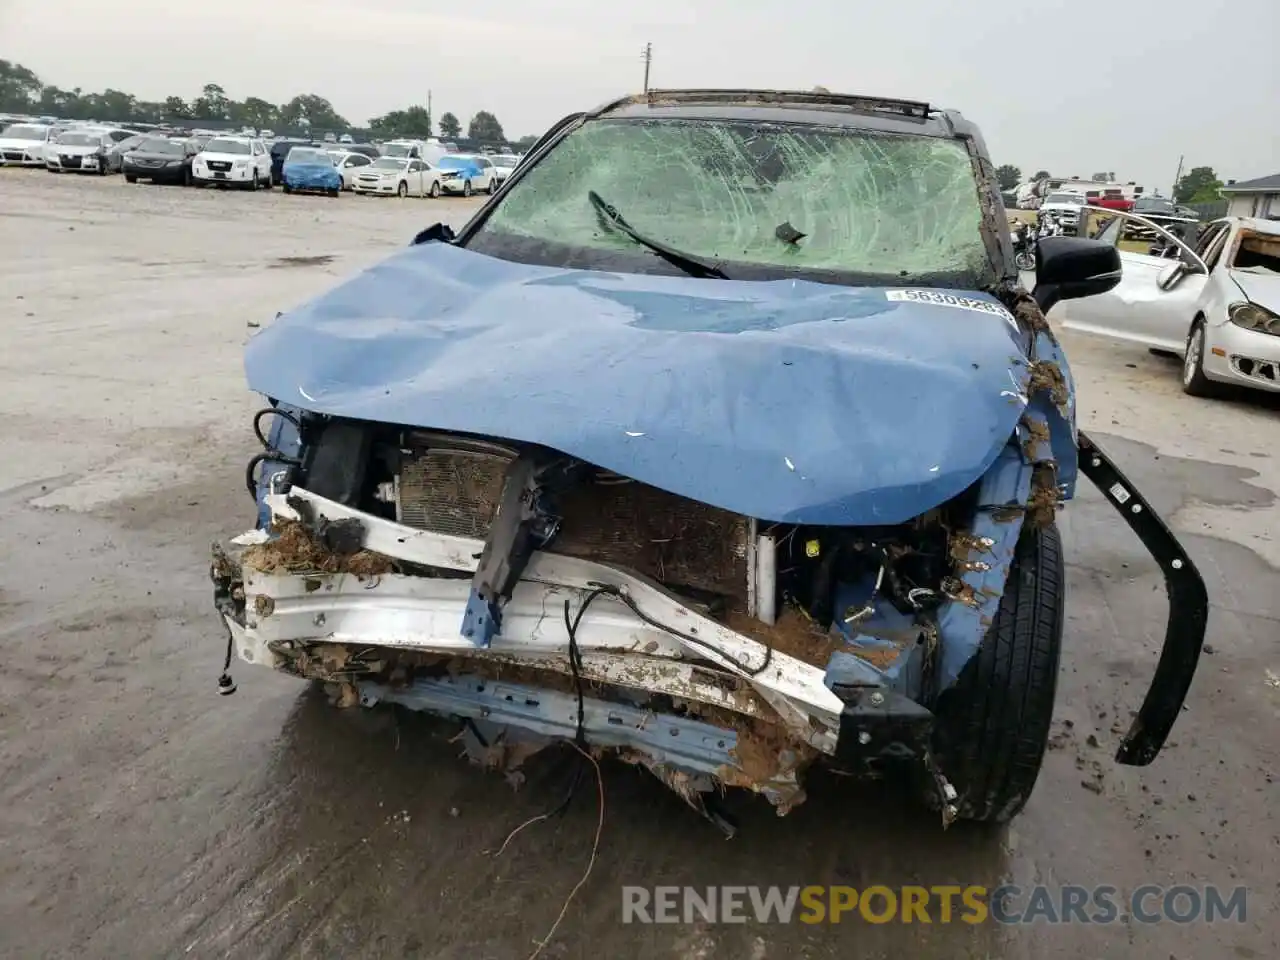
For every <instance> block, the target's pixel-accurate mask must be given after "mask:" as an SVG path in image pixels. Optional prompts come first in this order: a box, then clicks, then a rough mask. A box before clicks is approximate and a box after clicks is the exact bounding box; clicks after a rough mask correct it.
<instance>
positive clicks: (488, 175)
mask: <svg viewBox="0 0 1280 960" xmlns="http://www.w3.org/2000/svg"><path fill="white" fill-rule="evenodd" d="M476 162H477V163H478V164H479V165H480V181H479V182H478V183H476V184H475V189H477V190H488V189H489V185H490V184H491V183H492V182H493V162H492V161H491V160H489V158H488V157H480V158H479V159H477V160H476Z"/></svg>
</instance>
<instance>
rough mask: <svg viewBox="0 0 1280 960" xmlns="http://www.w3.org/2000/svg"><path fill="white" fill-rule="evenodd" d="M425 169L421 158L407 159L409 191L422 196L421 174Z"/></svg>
mask: <svg viewBox="0 0 1280 960" xmlns="http://www.w3.org/2000/svg"><path fill="white" fill-rule="evenodd" d="M425 169H426V164H424V163H423V162H422V161H421V160H410V161H409V192H410V193H412V194H415V195H417V196H422V193H423V183H422V174H423V171H424V170H425Z"/></svg>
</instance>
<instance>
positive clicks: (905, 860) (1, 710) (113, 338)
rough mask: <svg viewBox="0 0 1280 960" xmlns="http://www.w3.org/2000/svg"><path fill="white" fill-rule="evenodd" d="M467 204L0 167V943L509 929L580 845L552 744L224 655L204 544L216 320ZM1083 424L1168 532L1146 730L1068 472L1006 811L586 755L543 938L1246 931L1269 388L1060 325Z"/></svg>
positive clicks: (298, 295) (221, 501)
mask: <svg viewBox="0 0 1280 960" xmlns="http://www.w3.org/2000/svg"><path fill="white" fill-rule="evenodd" d="M474 207H475V204H470V203H464V202H462V201H430V200H406V201H397V200H393V199H388V200H382V199H373V198H367V199H366V198H353V197H346V196H344V197H342V198H341V199H337V200H334V199H327V198H320V197H285V196H283V195H282V194H281V193H280V192H279V191H272V192H269V193H262V192H259V193H255V194H237V193H230V192H225V193H224V192H218V191H196V190H183V189H181V188H166V187H151V186H147V185H138V186H127V185H125V184H124V183H123V182H122V181H121V180H120V178H118V177H113V178H104V179H97V178H93V179H80V178H75V177H69V176H63V177H51V176H48V175H46V174H44V173H43V172H38V171H37V172H30V171H21V170H0V304H3V313H2V314H0V320H2V321H3V330H4V333H5V340H4V342H5V343H6V344H7V348H6V350H5V352H4V354H3V355H2V356H0V377H2V378H3V387H2V388H0V443H3V444H4V446H5V448H6V449H8V450H9V451H10V454H9V455H8V456H6V457H4V458H2V461H3V462H2V464H0V530H3V531H4V550H3V552H2V553H0V644H2V645H3V646H2V648H0V649H2V650H3V656H4V667H5V669H4V670H3V671H2V672H0V772H2V774H3V776H2V778H0V863H2V864H3V865H4V866H3V870H0V955H3V956H12V957H77V958H92V957H104V958H119V957H184V956H186V957H244V958H267V957H286V956H288V957H308V958H310V957H387V958H393V957H394V958H409V957H413V958H431V960H446V958H464V957H465V958H468V960H524V958H525V957H527V956H529V954H530V953H531V952H532V951H533V949H534V946H535V943H536V941H537V940H538V939H539V938H541V937H542V936H543V935H544V934H545V933H546V932H547V930H548V928H549V927H550V926H551V924H552V922H553V921H554V919H555V918H556V916H557V914H558V913H559V912H560V909H561V906H562V904H563V903H564V901H565V898H566V896H567V895H568V893H569V890H570V889H571V888H572V887H573V885H574V884H575V883H576V882H577V880H578V878H579V876H580V875H581V873H582V871H583V869H584V867H585V865H586V862H587V859H588V857H589V855H590V851H591V844H592V836H593V832H594V829H595V823H596V816H597V809H596V804H595V798H594V793H595V791H594V790H590V789H584V790H581V791H579V795H578V796H577V798H576V799H575V801H574V803H573V805H572V806H571V807H570V808H569V810H568V812H567V813H566V815H564V816H563V817H560V818H557V819H555V820H552V821H549V822H543V823H538V824H535V825H534V826H531V827H530V828H529V829H527V830H525V831H524V832H523V833H521V834H520V836H519V837H518V838H517V839H516V840H514V841H513V842H512V843H511V845H510V846H509V847H508V848H507V850H506V851H505V852H504V853H503V855H502V856H501V857H496V856H495V855H494V851H496V850H497V848H498V847H499V846H500V845H501V843H502V840H503V838H504V837H505V836H506V835H507V834H508V832H509V831H510V830H511V829H512V828H513V827H514V826H516V825H517V824H519V823H521V822H522V821H524V820H525V819H527V818H528V817H530V816H531V815H533V814H536V813H539V812H542V811H544V810H545V809H546V808H547V807H548V806H550V805H553V804H554V803H555V801H556V800H558V799H559V797H560V795H561V793H562V791H563V785H564V782H565V777H566V776H567V773H566V767H567V764H568V763H569V762H570V760H569V759H567V758H550V759H548V760H547V762H546V763H545V764H542V765H540V766H535V767H534V769H533V771H532V774H531V776H530V780H529V782H528V783H526V784H525V786H524V787H523V788H522V789H521V790H520V791H519V792H513V791H512V789H511V787H509V786H508V785H507V784H506V783H505V782H504V781H503V780H502V778H500V777H498V776H495V775H490V774H486V773H483V772H481V771H479V770H476V769H474V768H472V767H469V766H468V765H467V764H466V763H465V762H464V761H461V760H459V759H458V758H457V756H456V754H457V752H458V751H457V747H456V745H450V744H449V743H448V742H447V739H446V736H445V733H444V732H442V731H441V728H440V725H438V724H432V723H428V722H427V721H425V720H423V719H421V718H415V717H412V716H404V715H397V714H390V713H372V714H361V713H359V712H357V711H337V710H335V709H332V708H330V707H329V705H328V704H327V703H326V702H325V701H324V700H323V698H322V697H317V696H315V695H313V694H311V693H308V692H306V691H305V690H304V687H303V686H302V685H301V684H299V683H297V682H295V681H293V680H290V679H288V678H285V677H282V676H277V675H274V674H270V673H265V672H263V671H261V670H257V669H253V668H249V667H244V666H240V667H238V668H236V669H235V674H236V679H237V681H238V682H239V692H238V693H237V694H236V695H235V696H234V697H230V698H223V697H219V696H217V695H216V693H215V686H214V681H215V678H216V677H217V674H218V671H219V668H220V666H221V656H222V651H223V634H222V632H221V630H220V628H219V626H218V623H217V622H216V620H215V617H214V613H213V610H212V606H211V600H210V588H209V584H208V581H207V576H206V569H207V563H208V544H209V542H210V541H211V540H212V539H214V538H217V537H221V536H223V535H226V534H229V533H235V532H239V531H240V530H242V529H244V528H246V527H248V526H250V525H251V523H252V519H253V518H252V513H253V511H252V505H251V502H250V500H249V499H248V497H247V496H246V494H245V491H244V486H243V470H244V464H245V462H246V460H247V459H248V458H249V456H250V455H251V454H252V453H253V452H254V442H253V440H252V437H251V434H250V430H249V416H250V414H251V412H252V410H253V409H255V406H256V405H255V404H254V402H253V398H252V397H251V396H250V395H249V394H248V392H247V391H246V390H245V388H244V381H243V375H242V370H241V350H242V346H243V344H244V342H245V341H246V339H247V338H248V336H249V335H250V334H251V333H252V330H251V329H250V328H249V326H248V324H249V322H250V321H253V322H262V323H268V322H270V320H271V318H272V317H274V315H275V313H276V311H278V310H283V309H287V308H288V307H290V306H292V305H295V304H297V303H298V302H300V301H302V300H304V299H306V298H307V297H309V296H312V295H315V294H317V293H319V292H321V291H323V290H324V289H325V288H326V287H328V286H330V285H331V284H333V283H334V282H335V281H336V280H337V279H338V278H341V277H343V276H346V275H349V274H351V273H352V272H354V271H356V270H358V269H360V268H362V267H364V266H366V265H368V264H370V263H372V262H374V261H375V260H377V259H378V258H379V257H381V256H382V255H384V254H386V253H388V252H389V251H391V250H393V249H394V248H396V247H399V246H402V245H403V244H405V243H407V242H408V240H409V239H410V237H411V236H412V235H413V233H414V232H416V231H417V230H418V229H420V228H421V227H423V226H426V225H427V224H429V223H431V222H433V221H434V220H437V219H444V220H447V221H451V222H452V223H453V224H454V225H458V224H460V223H461V222H462V221H463V220H464V219H465V218H466V217H467V216H468V215H469V213H470V211H471V210H472V209H474ZM1067 343H1068V347H1069V349H1070V350H1071V356H1072V359H1073V362H1074V368H1075V371H1076V376H1077V379H1078V381H1079V383H1080V401H1081V403H1080V406H1081V416H1082V422H1083V423H1084V425H1085V426H1086V427H1087V428H1089V429H1090V430H1092V431H1093V432H1094V434H1095V437H1096V438H1097V439H1098V440H1099V441H1101V442H1103V443H1104V444H1105V446H1106V448H1107V449H1108V450H1109V451H1110V452H1111V453H1112V454H1113V455H1114V456H1115V457H1116V459H1117V460H1118V461H1119V462H1120V464H1121V465H1122V467H1123V468H1124V469H1126V470H1127V471H1129V473H1130V475H1131V477H1132V478H1133V479H1134V480H1135V482H1137V483H1138V484H1139V485H1140V486H1141V488H1142V489H1143V490H1144V492H1146V493H1147V495H1148V496H1149V497H1150V498H1151V499H1152V501H1153V504H1154V505H1155V506H1156V508H1157V509H1158V510H1160V511H1161V512H1162V513H1163V514H1164V516H1165V517H1166V518H1167V519H1169V520H1170V521H1171V523H1172V524H1173V526H1174V527H1175V528H1176V529H1177V530H1178V532H1179V533H1180V534H1181V536H1182V537H1183V542H1184V543H1185V544H1186V546H1187V548H1188V550H1189V551H1190V552H1191V554H1192V555H1193V557H1194V559H1195V561H1196V563H1197V564H1199V566H1200V569H1201V571H1202V572H1203V573H1204V575H1205V578H1206V580H1207V582H1208V585H1209V590H1210V596H1211V599H1212V601H1213V611H1212V616H1211V620H1210V630H1209V643H1210V650H1211V653H1209V655H1207V656H1205V657H1204V658H1203V660H1202V661H1201V665H1200V670H1199V673H1198V674H1197V677H1196V682H1195V684H1194V686H1193V688H1192V691H1191V695H1190V698H1189V701H1188V709H1187V710H1186V712H1185V713H1184V714H1183V715H1182V718H1181V719H1180V721H1179V723H1178V726H1177V727H1176V728H1175V730H1174V732H1173V737H1172V741H1171V742H1170V744H1169V745H1168V747H1167V749H1166V751H1165V752H1164V753H1163V754H1162V755H1161V757H1160V758H1159V760H1158V761H1157V762H1156V763H1155V764H1154V765H1153V766H1151V767H1148V768H1145V769H1135V768H1125V767H1119V766H1116V765H1115V764H1114V763H1113V762H1112V760H1111V754H1112V752H1113V750H1114V747H1115V745H1116V743H1117V740H1118V738H1119V735H1120V732H1121V731H1122V730H1123V728H1124V727H1125V726H1126V725H1127V721H1128V718H1129V711H1130V710H1132V709H1135V708H1136V707H1137V705H1138V703H1139V700H1140V697H1141V695H1142V693H1143V691H1144V690H1145V687H1146V684H1147V682H1148V680H1149V678H1150V676H1151V673H1152V669H1153V667H1154V664H1155V657H1156V653H1157V650H1158V648H1159V644H1160V640H1161V636H1162V632H1163V618H1164V612H1165V604H1164V595H1163V591H1162V589H1161V579H1160V576H1159V574H1158V572H1157V570H1156V568H1155V566H1154V564H1153V563H1152V561H1151V560H1150V559H1149V558H1148V557H1147V555H1146V554H1145V553H1144V551H1143V550H1142V548H1141V546H1140V545H1139V544H1138V542H1137V540H1136V539H1135V538H1134V537H1133V536H1132V535H1131V534H1130V533H1129V532H1128V531H1127V528H1125V527H1124V526H1123V525H1122V524H1121V523H1120V522H1119V520H1118V518H1117V516H1116V515H1115V514H1114V513H1113V512H1112V511H1111V509H1110V508H1109V507H1108V506H1107V505H1106V504H1105V503H1104V502H1103V501H1102V499H1101V497H1100V496H1099V495H1098V494H1097V492H1096V491H1095V490H1093V489H1092V487H1090V486H1089V485H1088V484H1087V483H1086V482H1084V481H1082V485H1081V495H1080V497H1079V499H1078V500H1077V502H1076V503H1075V504H1074V505H1072V506H1071V507H1070V508H1068V510H1067V511H1066V512H1065V513H1064V515H1063V516H1062V517H1061V524H1062V529H1063V532H1064V541H1065V544H1066V548H1067V552H1068V557H1069V559H1070V563H1071V565H1070V567H1069V575H1068V588H1069V599H1068V611H1069V624H1068V632H1067V638H1066V648H1065V652H1064V655H1063V663H1062V671H1061V679H1060V684H1059V697H1058V703H1059V707H1058V718H1057V721H1056V722H1055V728H1054V737H1053V747H1054V748H1053V749H1052V750H1051V751H1050V753H1049V755H1048V758H1047V761H1046V764H1045V768H1044V771H1043V773H1042V775H1041V779H1040V783H1039V786H1038V789H1037V791H1036V793H1035V795H1034V796H1033V797H1032V799H1031V802H1030V804H1029V805H1028V807H1027V809H1026V811H1025V812H1024V814H1023V815H1022V816H1021V817H1020V818H1018V820H1017V821H1015V823H1014V825H1013V827H1012V828H1011V829H1008V830H1006V831H1003V832H1001V833H999V834H995V835H989V834H983V833H981V832H979V831H975V830H971V829H963V828H955V829H952V830H949V831H947V832H946V833H943V832H941V831H940V829H939V824H938V822H937V819H936V817H934V816H931V815H929V814H926V813H923V812H919V811H918V810H917V809H916V808H915V806H914V804H912V803H910V802H906V801H904V800H903V798H902V797H900V796H898V795H896V794H895V793H894V792H893V791H892V789H890V788H887V787H886V788H880V787H859V788H856V789H850V788H849V786H848V785H847V784H845V783H842V782H832V780H821V779H820V780H819V781H818V782H817V783H816V784H815V785H814V788H813V789H812V790H811V797H810V800H809V802H807V803H806V804H805V805H803V806H802V807H800V808H799V809H798V810H796V811H795V812H794V813H793V814H792V815H791V816H789V817H787V818H785V819H779V818H776V817H774V816H773V815H772V812H771V810H770V809H769V808H768V807H767V805H766V804H764V802H763V801H760V802H755V801H752V800H750V799H749V798H732V800H733V802H734V804H735V806H736V808H737V810H738V813H739V816H740V818H741V821H742V832H741V834H740V836H739V837H738V838H737V839H735V840H734V841H732V842H726V841H725V840H723V839H722V838H721V837H720V836H719V834H717V833H716V832H715V831H714V830H712V829H711V828H710V827H708V826H707V825H706V824H705V823H703V822H701V821H699V820H698V819H696V818H695V817H694V816H693V815H692V814H691V813H690V812H689V810H688V809H687V808H685V807H684V806H683V805H682V804H681V803H680V801H679V800H677V799H676V798H675V797H674V796H673V795H670V794H669V793H668V792H667V791H666V790H665V788H664V787H662V786H660V785H659V784H658V783H657V782H656V781H652V780H650V779H648V778H647V775H641V774H640V773H638V772H637V771H635V770H633V769H631V768H628V767H621V766H609V765H606V767H605V777H604V786H605V793H606V813H605V825H604V834H603V839H602V843H601V847H600V851H599V857H598V859H597V861H596V863H595V868H594V872H593V873H592V875H591V878H590V880H589V882H588V883H587V884H586V885H585V886H584V887H583V889H582V890H581V891H580V892H579V893H578V895H577V897H576V899H575V900H574V901H573V903H572V904H571V905H570V907H569V908H568V910H567V912H566V914H565V917H564V920H563V922H562V923H561V925H560V928H559V931H558V933H557V935H556V937H555V938H554V939H553V940H552V941H551V942H550V943H549V944H548V945H547V947H546V949H545V950H544V951H543V953H542V956H543V957H550V958H576V957H588V956H590V957H595V956H632V957H640V958H699V960H739V958H752V960H767V958H787V960H800V958H826V957H832V958H834V957H865V958H875V957H895V958H896V957H912V958H945V960H958V958H1035V960H1043V958H1059V957H1061V958H1071V960H1082V958H1101V957H1105V958H1111V957H1143V958H1147V957H1151V958H1155V960H1169V958H1177V960H1191V958H1235V957H1238V958H1268V957H1276V956H1280V939H1278V937H1277V930H1278V929H1280V924H1278V923H1277V920H1276V914H1275V911H1274V903H1275V900H1276V894H1277V873H1276V869H1275V864H1276V862H1277V854H1278V853H1280V836H1278V834H1280V827H1278V826H1277V819H1276V806H1277V805H1276V799H1277V790H1278V788H1277V787H1276V785H1275V781H1276V778H1277V775H1278V774H1280V759H1278V753H1280V738H1278V737H1277V736H1276V730H1277V721H1278V719H1280V682H1278V681H1277V680H1276V679H1275V678H1276V675H1277V673H1280V649H1278V644H1277V640H1278V638H1280V629H1278V625H1280V589H1277V573H1276V571H1277V567H1278V566H1280V503H1278V502H1277V492H1280V419H1278V415H1277V409H1278V407H1280V405H1278V404H1276V403H1275V402H1270V401H1267V400H1265V399H1261V400H1260V399H1251V398H1242V399H1239V400H1231V401H1219V402H1205V401H1198V400H1193V399H1191V398H1189V397H1186V396H1183V395H1182V394H1181V392H1180V391H1179V389H1178V384H1177V377H1176V367H1175V366H1172V365H1171V364H1170V363H1169V362H1167V361H1163V360H1160V359H1158V358H1156V357H1153V356H1150V355H1148V354H1147V353H1146V352H1145V351H1143V350H1139V349H1132V348H1126V347H1120V346H1115V345H1112V344H1108V343H1103V342H1100V341H1091V340H1085V339H1080V338H1070V337H1069V338H1068V339H1067ZM1005 881H1011V882H1014V883H1018V884H1021V885H1030V884H1032V883H1045V884H1049V885H1053V886H1057V885H1062V884H1082V885H1088V886H1092V885H1096V884H1111V885H1113V886H1116V887H1118V888H1120V890H1122V891H1126V890H1131V889H1132V888H1134V887H1136V886H1138V885H1140V884H1143V883H1155V884H1163V885H1172V884H1177V883H1186V884H1193V885H1203V884H1207V883H1216V884H1219V885H1224V886H1227V887H1234V886H1237V885H1244V886H1247V887H1248V888H1249V891H1250V894H1249V897H1250V899H1249V901H1248V915H1247V919H1246V920H1245V922H1243V923H1225V924H1219V925H1214V926H1209V925H1205V924H1190V925H1178V924H1174V923H1168V922H1166V923H1160V924H1155V925H1142V924H1137V923H1116V924H1112V925H1084V924H1072V925H1069V926H1046V925H1043V924H1038V925H1034V926H1020V927H1001V926H998V925H995V924H991V923H987V924H981V925H976V926H973V925H968V924H963V923H954V924H950V925H943V924H940V923H938V922H935V923H933V924H932V925H927V926H926V925H922V924H918V923H915V924H907V925H904V924H901V923H890V924H885V925H870V924H867V923H865V922H863V921H861V920H858V919H853V920H852V921H850V920H848V919H846V922H845V923H842V924H840V925H839V926H830V925H827V926H804V925H801V924H793V925H786V926H782V925H763V926H762V925H755V924H753V923H752V924H744V925H721V926H705V925H699V924H687V925H686V924H677V925H670V926H636V925H623V924H622V923H621V922H620V916H621V892H620V888H621V886H622V885H624V884H641V885H655V884H691V885H695V886H700V887H701V886H707V885H728V884H771V883H776V884H793V883H794V884H849V885H852V886H855V887H859V888H861V887H865V886H867V885H870V884H885V885H889V886H894V885H899V884H923V885H937V884H948V883H954V884H962V885H969V884H982V885H986V886H988V887H995V886H997V885H999V884H1000V883H1001V882H1005Z"/></svg>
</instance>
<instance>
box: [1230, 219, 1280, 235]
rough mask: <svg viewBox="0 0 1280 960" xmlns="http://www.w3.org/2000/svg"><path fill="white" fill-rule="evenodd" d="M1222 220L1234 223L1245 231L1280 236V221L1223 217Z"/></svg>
mask: <svg viewBox="0 0 1280 960" xmlns="http://www.w3.org/2000/svg"><path fill="white" fill-rule="evenodd" d="M1222 219H1223V220H1231V221H1235V222H1236V223H1238V224H1239V225H1240V226H1241V227H1243V228H1244V229H1245V230H1253V231H1255V232H1257V233H1270V234H1275V235H1276V236H1280V220H1263V219H1262V218H1261V217H1223V218H1222Z"/></svg>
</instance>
